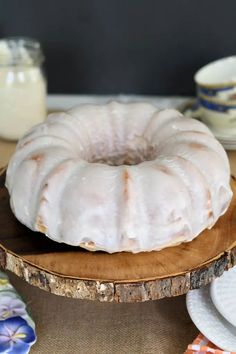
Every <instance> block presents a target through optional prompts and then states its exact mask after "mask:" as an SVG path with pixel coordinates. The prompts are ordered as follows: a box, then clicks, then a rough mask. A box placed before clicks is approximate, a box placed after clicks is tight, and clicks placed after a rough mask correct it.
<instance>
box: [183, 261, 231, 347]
mask: <svg viewBox="0 0 236 354" xmlns="http://www.w3.org/2000/svg"><path fill="white" fill-rule="evenodd" d="M186 302H187V309H188V312H189V315H190V317H191V319H192V321H193V322H194V324H195V325H196V327H197V328H198V329H199V331H200V332H201V333H202V334H203V335H204V336H205V337H206V338H207V339H209V340H210V341H211V342H212V343H214V344H215V345H216V346H218V347H219V348H220V349H223V350H226V351H230V352H236V267H234V268H232V269H230V270H229V271H227V272H224V274H223V275H222V276H221V277H220V278H218V279H216V280H214V281H213V282H212V283H211V285H209V286H206V287H204V288H202V289H198V290H192V291H189V292H188V294H187V298H186Z"/></svg>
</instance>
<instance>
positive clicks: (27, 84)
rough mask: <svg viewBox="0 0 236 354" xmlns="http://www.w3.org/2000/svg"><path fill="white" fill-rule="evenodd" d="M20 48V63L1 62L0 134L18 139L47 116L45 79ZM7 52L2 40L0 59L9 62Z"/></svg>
mask: <svg viewBox="0 0 236 354" xmlns="http://www.w3.org/2000/svg"><path fill="white" fill-rule="evenodd" d="M21 50H23V52H21V56H22V58H23V60H22V63H19V65H14V66H7V65H6V63H5V65H1V63H2V61H1V62H0V136H1V137H2V138H4V139H10V140H17V139H18V138H20V137H21V136H22V135H23V134H24V133H25V132H26V131H27V130H28V129H30V128H31V127H32V126H33V125H35V124H37V123H40V122H42V121H43V120H44V119H45V117H46V82H45V79H44V77H43V74H42V71H41V68H40V67H39V66H34V65H32V64H31V62H32V59H31V58H30V56H29V55H28V53H27V51H26V50H25V49H24V48H21ZM22 54H23V55H22ZM10 55H12V54H11V51H10V49H9V48H8V47H7V45H6V44H4V42H3V41H2V42H1V44H0V58H1V59H3V58H5V60H6V61H7V60H8V61H9V56H10ZM30 60H31V62H30ZM25 64H26V65H25Z"/></svg>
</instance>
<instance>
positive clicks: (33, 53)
mask: <svg viewBox="0 0 236 354" xmlns="http://www.w3.org/2000/svg"><path fill="white" fill-rule="evenodd" d="M43 61H44V56H43V53H42V49H41V45H40V43H39V42H38V41H36V40H34V39H32V38H26V37H8V38H2V39H0V66H38V65H41V64H42V62H43Z"/></svg>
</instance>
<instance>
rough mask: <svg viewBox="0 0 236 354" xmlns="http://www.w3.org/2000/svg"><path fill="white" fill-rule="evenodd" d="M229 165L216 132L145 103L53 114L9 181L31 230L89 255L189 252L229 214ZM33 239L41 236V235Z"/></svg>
mask: <svg viewBox="0 0 236 354" xmlns="http://www.w3.org/2000/svg"><path fill="white" fill-rule="evenodd" d="M229 180H230V168H229V163H228V159H227V155H226V153H225V151H224V149H223V148H222V146H221V145H220V143H219V142H218V141H217V140H216V139H215V138H214V136H213V134H212V133H211V132H210V130H209V129H208V128H207V127H206V126H205V125H204V124H202V123H200V122H199V121H197V120H194V119H190V118H185V117H184V116H183V115H181V114H180V113H179V112H178V111H176V110H173V109H167V110H162V111H158V110H157V109H156V107H154V106H152V105H150V104H148V103H127V104H123V103H118V102H111V103H109V104H106V105H80V106H78V107H76V108H74V109H71V110H69V111H68V112H66V113H54V114H51V115H49V116H48V118H47V119H46V121H45V122H44V123H41V124H39V125H37V126H35V127H34V128H32V129H31V130H30V131H29V132H28V133H27V134H26V135H25V136H24V137H23V138H22V139H21V140H20V141H19V143H18V145H17V148H16V152H15V154H14V155H13V157H12V159H11V161H10V163H9V166H8V169H7V177H6V186H7V188H8V191H9V194H10V202H11V208H12V210H13V213H14V214H15V216H16V217H17V219H18V220H19V221H21V222H22V223H23V224H25V225H26V226H28V227H29V228H30V229H32V230H35V231H40V232H42V233H44V234H45V235H47V236H48V237H50V238H51V239H53V240H55V241H57V242H64V243H67V244H70V245H74V246H81V247H84V248H87V249H89V250H104V251H107V252H110V253H112V252H120V251H131V252H134V253H135V252H141V251H151V250H160V249H162V248H165V247H168V246H173V245H177V244H179V243H181V242H188V241H191V240H192V239H193V238H195V237H196V236H197V235H199V233H200V232H201V231H203V230H204V229H205V228H211V227H212V226H213V225H214V224H215V222H216V221H217V219H218V218H219V217H220V215H222V214H223V213H225V211H226V210H227V208H228V206H229V203H230V200H231V197H232V191H231V188H230V184H229ZM35 237H37V235H35Z"/></svg>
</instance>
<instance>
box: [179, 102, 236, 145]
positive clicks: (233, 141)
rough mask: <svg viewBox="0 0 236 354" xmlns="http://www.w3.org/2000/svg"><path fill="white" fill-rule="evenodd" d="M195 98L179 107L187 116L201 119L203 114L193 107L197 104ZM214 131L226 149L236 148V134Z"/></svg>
mask: <svg viewBox="0 0 236 354" xmlns="http://www.w3.org/2000/svg"><path fill="white" fill-rule="evenodd" d="M195 103H196V102H195V100H190V101H189V102H187V103H184V104H182V105H180V106H179V107H178V109H179V110H180V111H181V112H182V113H183V114H184V115H185V116H186V117H191V118H195V119H198V120H200V121H201V116H200V115H199V113H198V112H197V111H195V110H193V109H192V107H193V106H194V105H195ZM209 129H211V131H212V133H213V134H214V135H215V137H216V139H217V140H219V142H220V143H221V144H222V145H223V147H224V148H225V150H236V134H221V133H220V132H218V131H214V130H212V128H211V127H209Z"/></svg>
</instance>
